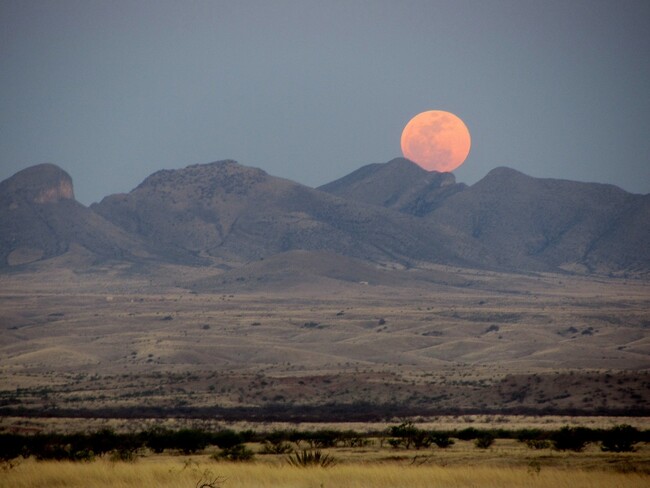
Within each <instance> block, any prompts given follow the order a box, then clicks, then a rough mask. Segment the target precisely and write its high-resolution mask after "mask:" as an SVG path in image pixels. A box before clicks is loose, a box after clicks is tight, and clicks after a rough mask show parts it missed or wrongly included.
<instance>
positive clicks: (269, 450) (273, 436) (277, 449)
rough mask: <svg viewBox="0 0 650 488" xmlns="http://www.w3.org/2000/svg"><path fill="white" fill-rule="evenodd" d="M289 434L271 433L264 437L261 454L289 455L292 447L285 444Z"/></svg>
mask: <svg viewBox="0 0 650 488" xmlns="http://www.w3.org/2000/svg"><path fill="white" fill-rule="evenodd" d="M288 437H289V434H288V433H287V432H284V431H273V432H271V433H270V434H268V435H267V436H266V439H264V441H263V443H262V446H263V447H262V454H289V453H291V452H293V447H291V445H290V444H289V443H288V442H287V441H288Z"/></svg>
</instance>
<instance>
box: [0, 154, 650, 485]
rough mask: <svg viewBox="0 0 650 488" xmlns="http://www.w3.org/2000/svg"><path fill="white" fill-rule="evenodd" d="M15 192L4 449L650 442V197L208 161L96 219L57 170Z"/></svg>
mask: <svg viewBox="0 0 650 488" xmlns="http://www.w3.org/2000/svg"><path fill="white" fill-rule="evenodd" d="M397 174H400V175H401V177H400V178H396V175H397ZM0 190H1V191H0V205H1V206H2V207H1V208H0V228H1V229H2V232H1V239H2V242H1V243H0V245H1V247H0V256H1V257H2V269H1V271H0V304H1V305H0V310H1V311H2V312H1V324H0V325H1V326H2V329H3V330H2V337H3V339H2V342H1V345H0V358H1V362H0V367H1V368H2V378H3V379H2V382H1V385H0V402H1V403H0V412H1V413H2V419H1V420H0V422H1V423H0V427H1V428H2V429H3V430H4V432H8V433H14V434H16V433H17V434H21V435H24V434H30V433H36V432H54V431H67V432H75V431H78V430H89V429H90V430H93V429H100V428H105V427H107V426H112V428H116V429H117V431H120V432H127V431H132V430H133V429H136V428H144V426H147V425H148V426H152V425H158V426H165V425H167V426H170V425H171V426H174V425H175V426H176V427H178V426H185V427H188V426H193V427H197V426H202V427H201V428H207V429H213V430H214V429H217V430H218V429H220V428H224V427H226V426H229V427H233V426H239V427H241V428H242V429H243V428H244V427H246V426H248V427H250V426H253V427H254V429H256V430H258V431H272V430H273V429H277V428H280V427H278V426H281V428H284V429H288V428H299V429H309V428H312V429H313V428H315V427H314V426H319V425H320V426H329V427H331V428H337V427H336V426H337V425H341V426H345V428H348V427H350V426H351V425H354V426H355V428H356V429H358V430H360V431H362V432H373V434H372V435H373V436H375V435H377V432H383V430H382V429H386V428H388V426H390V425H393V424H396V423H400V422H402V421H403V420H404V419H411V420H416V421H417V422H418V425H420V426H428V428H433V429H435V428H438V429H447V431H449V432H451V431H454V430H458V429H463V428H467V427H468V426H474V427H480V428H485V429H494V428H497V427H503V426H504V425H505V426H508V427H509V428H511V429H518V428H544V426H546V427H547V428H559V427H561V426H562V425H564V424H565V423H570V422H576V423H577V424H576V425H582V426H598V427H599V428H602V427H608V426H609V427H611V426H614V425H618V424H626V425H632V426H634V428H636V429H640V430H639V431H644V429H647V428H648V417H649V415H650V413H649V412H648V407H647V405H648V403H649V401H650V368H649V366H650V362H649V361H648V357H649V355H650V337H649V334H648V330H649V329H648V328H649V327H650V315H649V310H650V282H649V281H648V272H649V271H650V250H649V249H648V247H647V246H646V245H644V243H647V242H648V241H649V240H650V239H649V238H650V225H648V223H649V222H650V220H649V218H648V215H649V212H650V200H649V199H648V195H645V196H642V195H634V194H629V193H626V192H624V191H623V190H620V189H618V188H616V187H613V186H607V185H597V184H586V183H578V182H571V181H562V180H542V179H536V178H531V177H528V176H526V175H523V174H521V173H518V172H516V171H514V170H510V169H507V168H499V169H496V170H494V171H492V172H491V173H490V174H488V175H487V176H486V177H485V178H484V179H483V180H481V181H480V182H478V183H476V184H475V185H472V186H469V187H468V186H466V185H463V184H460V183H456V181H455V179H454V177H453V175H452V174H450V173H437V172H435V171H434V172H426V171H424V170H421V169H420V168H418V167H416V166H415V165H413V164H412V163H410V162H409V161H407V160H404V159H396V160H393V161H390V162H388V163H382V164H374V165H368V166H365V167H363V168H361V169H360V170H358V171H356V172H354V173H352V174H350V175H348V176H346V177H344V178H342V179H340V180H337V181H335V182H332V183H330V184H328V185H325V186H323V187H321V188H320V189H312V188H309V187H305V186H303V185H299V184H297V183H294V182H291V181H289V180H284V179H279V178H275V177H272V176H270V175H268V174H266V173H265V172H263V171H261V170H258V169H255V168H250V167H245V166H242V165H239V164H237V163H235V162H233V161H221V162H217V163H211V164H207V165H194V166H189V167H187V168H185V169H181V170H173V171H170V170H165V171H160V172H157V173H155V174H153V175H152V176H150V177H149V178H147V179H146V180H145V181H143V182H142V183H141V184H140V185H139V186H138V187H137V188H135V189H134V190H133V191H131V192H130V193H128V194H118V195H110V196H108V197H106V198H104V199H103V200H102V201H101V202H99V203H97V204H93V205H91V206H90V207H86V206H83V205H81V204H80V203H78V202H77V201H76V200H75V199H74V191H73V186H72V180H71V178H70V177H69V175H67V174H66V173H65V172H64V171H63V170H61V169H60V168H58V167H56V166H54V165H39V166H35V167H31V168H28V169H26V170H24V171H23V172H20V173H18V174H16V175H15V176H14V177H12V178H10V179H8V180H5V181H4V182H2V183H0ZM292 426H293V427H292ZM301 426H302V427H301ZM310 426H311V427H310ZM364 426H365V427H364ZM367 435H371V434H367ZM463 452H464V451H463ZM387 453H390V451H387ZM413 455H414V456H416V458H417V456H418V455H419V454H418V453H416V454H413ZM648 455H649V454H648V453H647V446H646V445H645V444H644V447H643V448H642V449H641V450H639V451H637V453H636V454H635V456H637V457H636V458H635V461H634V463H635V464H634V466H636V467H635V472H636V471H637V470H639V469H640V470H642V471H644V472H647V466H648V464H647V463H648ZM377 456H379V458H378V459H384V458H382V457H381V456H380V455H379V454H378V455H377ZM385 456H386V459H388V458H390V456H391V455H390V454H385ZM404 459H405V460H408V459H411V458H409V457H405V458H404ZM450 459H451V458H450ZM525 459H528V458H525ZM446 462H452V463H453V462H455V461H452V460H448V461H446ZM530 462H531V461H530V460H529V459H528V460H524V461H521V460H520V462H519V464H520V465H521V464H522V463H523V465H525V463H530ZM535 462H537V461H535ZM594 462H595V463H596V464H597V463H598V462H599V461H594ZM608 462H609V461H608ZM612 462H614V463H615V464H616V465H617V466H619V465H620V463H621V462H622V461H621V460H620V459H619V460H615V461H612ZM486 463H487V464H488V465H489V464H490V463H489V462H487V461H486ZM554 463H555V461H554V462H551V463H550V466H556V465H557V463H555V464H554ZM434 464H435V463H434ZM515 464H517V463H515ZM643 466H645V467H643ZM640 479H641V478H640ZM590 482H591V481H590ZM213 485H214V486H216V485H217V484H215V483H213ZM242 486H244V485H242ZM314 486H316V485H314ZM463 486H464V485H463Z"/></svg>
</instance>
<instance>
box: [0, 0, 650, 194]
mask: <svg viewBox="0 0 650 488" xmlns="http://www.w3.org/2000/svg"><path fill="white" fill-rule="evenodd" d="M648 25H650V2H648V1H647V0H641V1H631V0H611V1H602V0H570V1H567V0H560V1H555V0H535V1H528V0H512V1H505V0H504V1H499V0H475V1H463V0H453V1H433V0H429V1H414V0H399V1H397V0H395V1H381V0H373V1H362V0H356V1H355V0H348V1H336V0H327V1H308V0H299V1H264V0H262V1H247V0H237V1H188V0H183V1H181V0H178V1H167V0H155V1H148V0H126V1H122V0H113V1H108V0H106V1H95V0H75V1H73V0H49V1H45V0H39V1H32V0H16V1H14V0H0V179H4V178H7V177H9V176H11V175H12V174H13V173H15V172H16V171H18V170H20V169H22V168H25V167H27V166H29V165H32V164H36V163H41V162H52V163H55V164H58V165H59V166H61V167H62V168H64V169H65V170H66V171H68V172H69V173H70V174H71V176H72V177H73V180H74V183H75V192H76V194H77V198H78V199H79V200H80V201H82V202H83V203H86V204H89V203H91V202H93V201H98V200H100V199H101V198H102V197H104V196H106V195H107V194H110V193H117V192H126V191H129V190H131V189H132V188H134V187H135V186H136V185H137V184H138V183H139V182H140V181H142V180H143V179H144V178H145V177H146V176H148V175H149V174H151V173H152V172H154V171H156V170H158V169H162V168H180V167H184V166H187V165H189V164H195V163H207V162H211V161H215V160H219V159H235V160H237V161H239V162H240V163H242V164H246V165H251V166H256V167H260V168H262V169H264V170H266V171H267V172H269V173H270V174H273V175H276V176H282V177H285V178H290V179H293V180H296V181H299V182H301V183H304V184H307V185H310V186H318V185H320V184H323V183H326V182H329V181H331V180H333V179H336V178H338V177H341V176H343V175H345V174H347V173H349V172H351V171H353V170H355V169H357V168H358V167H360V166H362V165H364V164H368V163H375V162H385V161H388V160H390V159H392V158H393V157H396V156H400V155H401V153H400V145H399V140H400V135H401V131H402V128H403V126H404V125H405V124H406V123H407V122H408V120H409V119H410V118H411V117H412V116H414V115H415V114H417V113H418V112H421V111H424V110H431V109H440V110H448V111H451V112H454V113H455V114H457V115H458V116H460V117H461V118H462V119H463V120H464V121H465V123H466V124H467V126H468V127H469V129H470V131H471V133H472V150H471V152H470V155H469V158H468V159H467V161H466V163H465V164H464V165H463V166H462V167H461V168H459V169H458V170H456V171H455V174H456V177H457V179H458V180H459V181H464V182H466V183H473V182H475V181H477V180H479V179H480V178H482V177H483V176H485V174H486V173H487V172H488V171H489V170H490V169H492V168H494V167H497V166H504V165H505V166H510V167H512V168H515V169H518V170H520V171H523V172H524V173H527V174H530V175H532V176H539V177H555V178H568V179H575V180H580V181H596V182H602V183H612V184H615V185H618V186H621V187H622V188H624V189H626V190H628V191H633V192H637V193H648V192H650V120H649V118H650V89H649V87H650V61H649V57H648V56H649V55H650V34H649V33H650V29H648Z"/></svg>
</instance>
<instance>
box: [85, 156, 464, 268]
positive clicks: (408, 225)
mask: <svg viewBox="0 0 650 488" xmlns="http://www.w3.org/2000/svg"><path fill="white" fill-rule="evenodd" d="M91 208H92V209H93V210H94V211H96V212H97V213H98V214H100V215H102V216H103V217H105V218H106V219H108V220H110V221H111V222H113V223H115V224H116V225H118V226H120V227H121V228H123V229H124V230H125V231H127V232H131V233H135V234H137V235H138V236H141V237H143V238H144V239H146V240H148V241H149V242H150V243H151V244H152V245H156V246H158V247H159V248H161V249H164V252H165V254H166V255H167V256H173V257H174V258H175V259H178V260H183V259H185V258H186V257H187V256H192V257H194V258H195V260H197V261H200V260H204V261H209V260H210V258H218V259H223V260H227V261H248V260H252V259H259V258H262V257H265V256H269V255H272V254H276V253H279V252H285V251H291V250H328V251H332V252H334V253H337V254H340V255H344V256H352V257H357V258H362V259H366V260H369V261H376V262H404V263H407V262H412V261H416V260H426V261H433V262H457V261H458V260H457V259H456V258H455V255H454V253H453V251H452V250H453V247H454V245H453V243H451V242H450V241H449V240H448V239H447V237H446V236H445V235H444V234H443V233H441V232H440V231H439V230H438V229H437V227H436V225H435V223H434V222H426V221H423V220H422V219H418V218H416V217H411V216H406V215H402V214H399V213H396V212H393V211H391V210H388V209H384V208H381V207H376V206H372V205H365V204H362V203H358V202H355V201H351V200H346V199H342V198H338V197H335V196H332V195H329V194H327V193H324V192H321V191H318V190H314V189H312V188H308V187H305V186H302V185H299V184H297V183H294V182H291V181H288V180H284V179H281V178H276V177H272V176H269V175H268V174H266V173H265V172H264V171H262V170H259V169H255V168H249V167H245V166H241V165H239V164H237V163H236V162H234V161H220V162H216V163H211V164H205V165H194V166H189V167H187V168H184V169H181V170H174V171H159V172H157V173H155V174H153V175H152V176H150V177H149V178H147V179H146V180H144V181H143V182H142V184H140V185H139V186H138V187H137V188H136V189H134V190H133V191H131V192H130V193H128V194H122V195H111V196H109V197H106V198H104V200H102V201H101V202H100V203H99V204H95V205H93V206H92V207H91Z"/></svg>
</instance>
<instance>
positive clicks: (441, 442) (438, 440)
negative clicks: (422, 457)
mask: <svg viewBox="0 0 650 488" xmlns="http://www.w3.org/2000/svg"><path fill="white" fill-rule="evenodd" d="M430 438H431V442H433V443H434V444H435V445H436V446H438V447H439V448H441V449H446V448H448V447H449V446H452V445H453V444H454V440H453V439H452V438H451V437H450V436H449V434H446V433H444V432H434V433H432V434H431V436H430Z"/></svg>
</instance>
